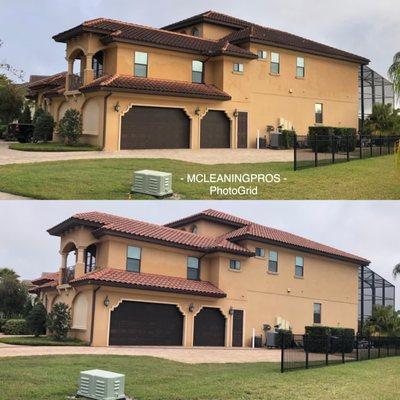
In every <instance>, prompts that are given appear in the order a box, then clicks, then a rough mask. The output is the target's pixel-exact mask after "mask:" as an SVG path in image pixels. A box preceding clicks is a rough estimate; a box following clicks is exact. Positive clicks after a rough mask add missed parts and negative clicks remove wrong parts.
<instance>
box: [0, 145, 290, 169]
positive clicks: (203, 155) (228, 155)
mask: <svg viewBox="0 0 400 400" xmlns="http://www.w3.org/2000/svg"><path fill="white" fill-rule="evenodd" d="M9 145H10V143H9V142H4V141H0V165H6V164H19V163H31V162H41V161H60V160H77V159H95V158H168V159H172V160H181V161H189V162H194V163H199V164H210V165H212V164H243V163H265V162H273V161H293V150H271V149H262V150H257V149H235V150H233V149H202V150H190V149H171V150H121V151H116V152H106V151H79V152H61V153H58V152H57V153H52V152H28V151H18V150H10V149H9V148H8V146H9Z"/></svg>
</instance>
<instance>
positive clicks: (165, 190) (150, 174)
mask: <svg viewBox="0 0 400 400" xmlns="http://www.w3.org/2000/svg"><path fill="white" fill-rule="evenodd" d="M132 192H134V193H143V194H149V195H151V196H156V197H164V196H169V195H171V194H172V193H173V191H172V174H171V173H169V172H160V171H151V170H147V169H145V170H142V171H136V172H134V173H133V186H132Z"/></svg>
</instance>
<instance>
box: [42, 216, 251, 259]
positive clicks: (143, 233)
mask: <svg viewBox="0 0 400 400" xmlns="http://www.w3.org/2000/svg"><path fill="white" fill-rule="evenodd" d="M80 221H83V222H87V223H92V224H93V225H92V227H93V229H94V230H93V232H92V233H93V235H94V236H96V237H100V236H103V235H107V234H112V235H118V236H128V237H130V238H132V239H136V240H145V241H149V242H154V243H160V244H165V245H172V246H176V247H183V248H187V249H191V250H195V251H200V252H205V253H214V252H218V251H221V252H226V253H233V254H240V255H244V256H252V255H253V254H254V253H253V252H252V251H250V250H247V249H245V248H244V247H242V246H239V245H237V244H235V243H232V242H230V241H228V240H226V239H224V238H211V237H207V236H201V235H196V234H194V233H190V232H185V231H181V230H178V229H174V228H169V227H166V226H163V225H156V224H150V223H148V222H142V221H137V220H134V219H130V218H124V217H117V216H114V215H111V214H106V213H99V212H96V211H94V212H86V213H80V214H75V215H74V216H73V217H71V218H70V219H68V220H66V221H64V222H62V223H61V224H58V225H57V226H55V227H53V228H51V229H49V230H48V232H49V233H50V234H52V235H59V234H61V232H63V231H64V230H65V229H68V228H69V227H71V226H73V225H76V224H79V223H80Z"/></svg>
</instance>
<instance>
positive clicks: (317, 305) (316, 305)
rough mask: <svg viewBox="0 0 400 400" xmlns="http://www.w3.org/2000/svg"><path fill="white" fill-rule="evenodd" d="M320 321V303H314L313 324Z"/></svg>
mask: <svg viewBox="0 0 400 400" xmlns="http://www.w3.org/2000/svg"><path fill="white" fill-rule="evenodd" d="M320 323H321V303H314V324H320Z"/></svg>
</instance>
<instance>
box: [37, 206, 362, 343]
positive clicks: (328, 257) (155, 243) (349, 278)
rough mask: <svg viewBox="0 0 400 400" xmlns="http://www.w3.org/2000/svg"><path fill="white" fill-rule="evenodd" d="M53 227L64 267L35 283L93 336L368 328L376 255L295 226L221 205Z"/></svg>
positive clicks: (216, 339) (209, 337) (180, 339)
mask: <svg viewBox="0 0 400 400" xmlns="http://www.w3.org/2000/svg"><path fill="white" fill-rule="evenodd" d="M48 232H49V233H50V234H51V235H55V236H58V237H60V254H61V259H62V260H61V266H60V269H59V271H58V272H57V273H55V274H49V273H46V274H45V275H43V276H42V277H41V278H39V279H37V280H34V281H33V283H34V284H35V285H36V286H35V288H34V289H32V290H33V291H34V292H35V293H37V294H38V295H39V296H40V298H41V300H42V302H43V303H44V305H45V306H46V308H47V310H48V311H50V310H51V308H52V306H53V305H54V304H55V303H57V302H64V303H66V304H68V305H70V306H71V309H72V317H73V324H72V331H71V336H73V337H76V338H80V339H83V340H85V341H88V342H90V343H91V345H93V346H108V345H176V346H187V347H190V346H238V347H239V346H240V347H241V346H250V345H251V341H252V337H253V332H255V334H257V335H260V334H262V332H263V326H264V324H269V325H271V326H272V327H273V326H276V325H279V326H280V327H282V328H288V327H290V328H292V330H293V331H294V332H296V333H301V332H304V327H305V326H306V325H312V324H323V325H328V326H340V327H348V328H354V329H357V321H358V310H357V307H358V269H359V267H360V266H366V265H368V264H369V261H368V260H366V259H364V258H362V257H359V256H356V255H353V254H349V253H346V252H344V251H341V250H338V249H335V248H332V247H329V246H325V245H323V244H320V243H316V242H314V241H311V240H308V239H304V238H302V237H299V236H296V235H293V234H291V233H287V232H283V231H280V230H277V229H273V228H268V227H266V226H262V225H259V224H257V223H254V222H251V221H248V220H245V219H243V218H240V217H236V216H233V215H229V214H226V213H224V212H220V211H215V210H205V211H202V212H200V213H198V214H195V215H191V216H188V217H186V218H184V219H181V220H179V221H175V222H171V223H168V224H166V225H156V224H151V223H147V222H142V221H137V220H133V219H129V218H123V217H118V216H114V215H110V214H104V213H100V212H87V213H81V214H76V215H74V216H72V217H71V218H68V219H67V220H65V221H63V222H61V223H60V224H58V225H57V226H54V227H53V228H51V229H49V231H48ZM68 255H70V257H68ZM71 258H72V259H71Z"/></svg>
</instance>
